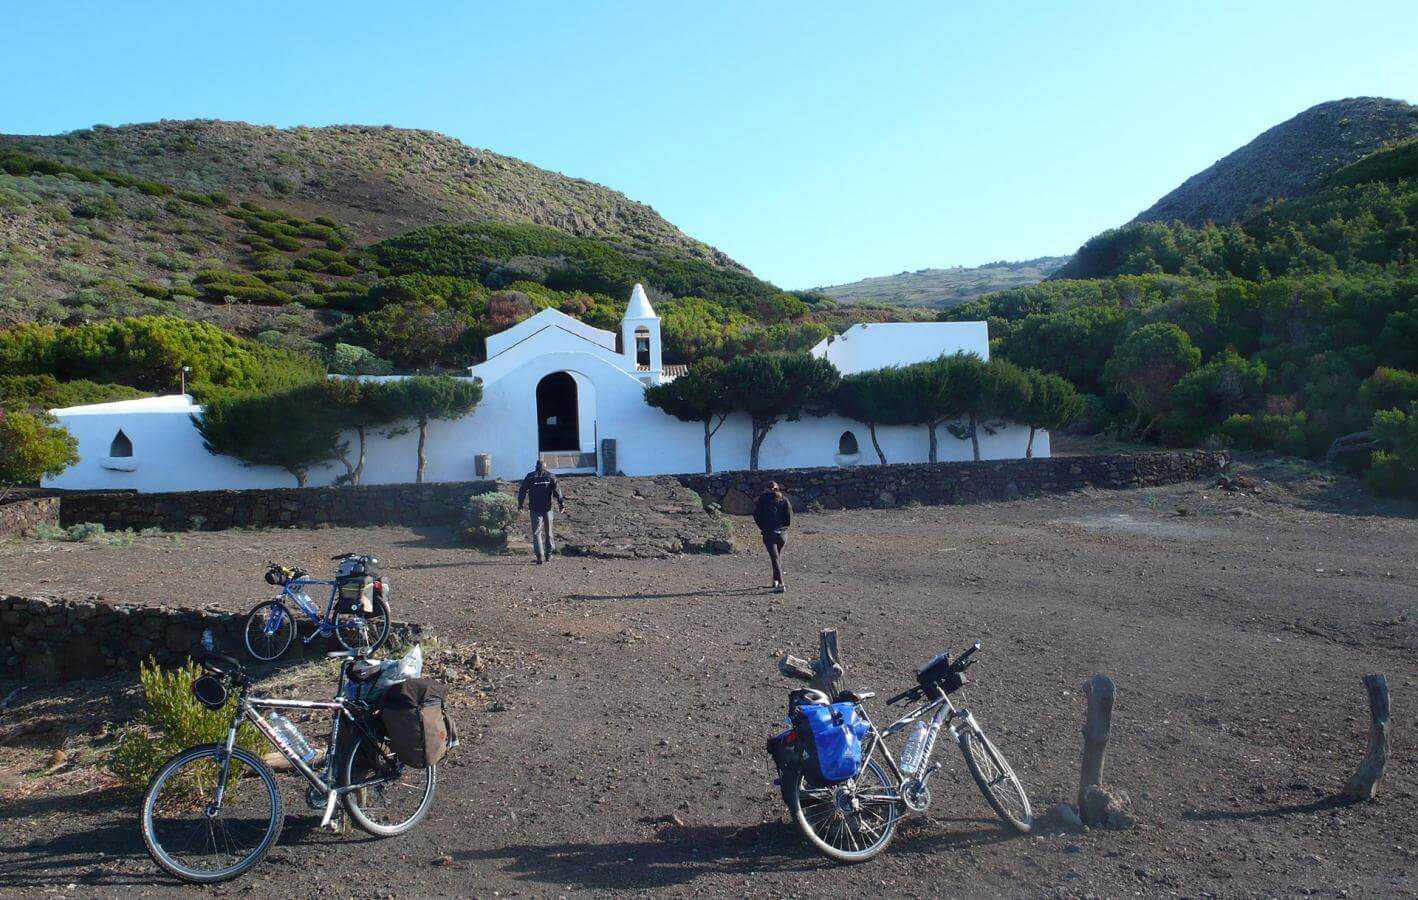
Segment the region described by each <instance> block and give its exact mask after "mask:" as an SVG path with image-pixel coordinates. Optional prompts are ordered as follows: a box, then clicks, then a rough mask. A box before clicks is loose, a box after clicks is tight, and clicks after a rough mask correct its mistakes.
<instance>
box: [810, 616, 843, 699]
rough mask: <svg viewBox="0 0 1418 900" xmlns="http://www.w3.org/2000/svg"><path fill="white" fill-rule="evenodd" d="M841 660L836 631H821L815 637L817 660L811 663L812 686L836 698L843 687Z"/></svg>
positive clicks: (833, 629) (827, 629) (828, 629)
mask: <svg viewBox="0 0 1418 900" xmlns="http://www.w3.org/2000/svg"><path fill="white" fill-rule="evenodd" d="M841 660H842V656H841V652H840V650H839V649H838V647H837V629H835V628H824V629H822V631H821V632H819V633H818V635H817V659H816V660H814V661H813V663H812V673H813V674H812V682H811V683H812V686H813V687H815V688H817V689H818V690H819V691H822V692H823V693H824V694H826V695H827V696H829V697H836V696H837V692H838V691H840V690H842V688H843V687H844V685H843V682H842V662H841Z"/></svg>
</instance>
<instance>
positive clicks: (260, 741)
mask: <svg viewBox="0 0 1418 900" xmlns="http://www.w3.org/2000/svg"><path fill="white" fill-rule="evenodd" d="M201 674H202V670H201V669H200V668H199V667H198V666H197V665H196V664H195V663H191V662H189V663H187V664H186V665H184V666H181V667H179V668H176V669H172V670H169V671H164V670H163V669H162V668H161V667H160V666H158V664H157V663H156V662H154V661H153V660H151V659H149V660H148V662H147V663H145V664H144V665H142V666H141V667H140V668H139V671H138V679H139V681H141V682H142V684H143V698H144V700H145V701H146V703H147V706H146V708H145V709H143V711H142V712H140V713H139V714H138V718H137V724H136V725H135V726H134V727H132V728H130V729H129V730H128V731H126V732H125V733H124V734H123V736H122V738H121V739H120V740H119V742H118V746H117V747H115V748H114V751H113V755H112V756H111V757H110V758H109V763H108V766H109V769H111V770H112V771H113V774H115V775H117V776H118V777H119V778H120V779H122V781H123V782H124V783H125V784H126V785H128V786H129V787H130V788H133V789H135V790H140V789H142V788H143V787H145V786H146V785H147V783H148V781H149V780H150V779H151V778H152V777H153V773H154V772H156V771H157V770H158V767H159V766H161V765H162V764H163V763H165V762H167V760H168V759H169V758H171V757H172V756H173V755H174V754H176V753H178V752H179V751H181V750H185V749H187V748H188V747H191V746H193V745H196V744H213V743H221V742H223V741H225V740H226V734H227V729H228V728H230V727H231V718H232V713H233V711H234V707H235V705H236V694H235V693H233V694H232V695H231V697H230V698H229V699H228V700H227V704H226V706H224V707H222V708H221V709H207V708H206V707H205V706H203V705H202V704H200V703H198V702H197V698H196V697H194V696H192V682H194V681H196V680H197V679H198V678H199V677H200V676H201ZM236 742H237V744H238V745H239V746H241V747H243V748H245V749H247V750H250V751H251V752H252V753H255V754H257V755H258V756H259V755H260V754H261V753H262V752H263V751H264V750H265V738H263V737H262V736H261V733H260V732H258V731H257V730H256V729H255V727H253V726H252V725H250V724H248V723H242V725H241V727H240V728H239V729H238V730H237V733H236Z"/></svg>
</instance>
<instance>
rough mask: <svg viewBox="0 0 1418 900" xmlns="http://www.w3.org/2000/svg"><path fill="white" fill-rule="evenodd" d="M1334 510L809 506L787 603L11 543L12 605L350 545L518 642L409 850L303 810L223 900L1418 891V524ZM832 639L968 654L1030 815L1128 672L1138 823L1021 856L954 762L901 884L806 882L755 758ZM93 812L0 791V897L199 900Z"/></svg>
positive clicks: (244, 567)
mask: <svg viewBox="0 0 1418 900" xmlns="http://www.w3.org/2000/svg"><path fill="white" fill-rule="evenodd" d="M1321 506H1322V504H1319V503H1317V502H1315V501H1314V498H1313V497H1309V496H1307V495H1302V494H1300V493H1297V492H1296V491H1292V490H1291V489H1289V488H1286V487H1283V486H1281V485H1277V484H1268V483H1267V484H1265V485H1263V486H1262V491H1261V493H1259V494H1254V493H1247V492H1238V493H1229V492H1224V491H1220V490H1217V489H1216V488H1215V487H1212V486H1201V485H1178V486H1172V487H1167V488H1158V489H1151V490H1145V491H1136V492H1127V493H1097V494H1087V493H1085V494H1077V495H1070V496H1065V497H1052V498H1041V499H1037V500H1030V501H1026V502H1019V503H1012V504H994V505H983V506H968V507H944V508H919V509H905V510H890V511H870V510H861V511H851V512H834V513H820V514H814V515H807V514H804V515H801V516H799V517H796V518H795V527H794V528H793V529H792V533H791V535H790V539H789V544H788V550H787V553H786V555H785V561H786V563H787V565H788V574H789V593H787V594H786V595H783V596H775V595H772V594H769V593H767V592H766V590H765V586H766V584H767V581H768V578H767V562H766V560H765V559H764V557H763V554H762V553H761V552H758V551H757V546H756V540H755V539H754V538H753V536H752V535H750V534H740V535H739V541H738V543H739V546H740V547H747V548H752V549H750V551H749V552H740V553H736V554H733V555H727V556H707V555H704V556H701V555H695V556H680V557H673V558H670V559H664V560H620V559H614V560H590V559H575V558H569V557H562V558H557V559H555V560H554V561H553V562H552V563H551V564H549V565H547V566H543V567H536V566H534V565H532V564H531V563H530V562H529V561H528V560H527V558H526V557H522V556H502V557H499V556H488V555H481V554H477V553H472V552H469V551H467V550H464V549H462V548H460V547H458V546H457V545H456V543H455V542H454V540H453V538H452V535H451V534H450V533H445V532H436V531H435V532H415V531H411V530H407V529H394V528H385V529H361V530H353V529H330V530H321V531H261V532H227V533H218V534H195V535H184V536H182V539H181V544H180V545H173V544H172V543H171V542H169V541H164V540H162V539H140V540H139V541H137V542H136V543H135V544H133V545H132V546H129V547H96V546H88V545H67V544H40V543H33V542H31V543H23V544H20V543H9V544H0V589H3V590H6V591H12V592H18V593H26V592H32V593H45V594H67V595H71V596H74V595H84V594H93V593H102V594H105V595H107V596H109V597H111V598H113V599H122V600H142V601H152V602H163V601H170V602H184V603H192V602H199V603H200V602H205V601H206V600H208V599H209V598H210V594H211V592H216V593H217V594H230V595H231V596H229V597H226V598H224V599H223V598H218V599H222V602H223V603H224V604H226V605H230V606H233V607H240V606H244V605H246V604H248V603H250V602H252V601H253V600H254V599H255V598H257V597H258V596H262V595H263V594H264V591H262V590H261V588H263V587H264V585H262V584H261V583H260V575H261V571H262V563H263V562H264V561H265V560H266V559H267V558H280V559H287V560H291V561H296V562H303V563H307V564H309V563H316V564H322V563H321V560H322V555H329V554H331V553H335V552H339V551H343V550H347V549H362V550H370V551H372V552H375V553H376V554H378V555H379V556H381V558H384V559H385V560H386V561H387V562H388V565H389V574H390V579H391V581H392V583H393V585H394V588H395V591H396V593H395V594H394V603H395V608H396V613H397V614H398V615H399V616H400V617H404V618H408V619H410V620H413V621H422V622H427V623H430V624H432V625H434V626H437V627H438V628H439V630H440V631H441V632H442V633H444V634H445V635H450V636H451V638H453V639H468V640H475V641H479V642H483V643H485V644H488V645H491V646H500V647H509V648H515V649H516V653H515V655H513V656H511V657H509V658H515V660H516V664H515V665H513V664H510V663H505V662H504V663H498V664H496V665H495V666H494V668H493V670H492V671H491V672H490V677H491V679H492V681H493V682H494V683H496V685H497V687H496V690H495V691H494V692H493V694H492V697H494V698H495V700H496V702H495V704H488V705H486V706H485V707H484V708H483V710H482V711H480V712H478V713H477V714H476V716H475V717H474V719H475V721H473V722H469V723H467V726H466V727H465V730H466V731H468V732H469V734H470V735H471V740H469V741H467V742H466V743H465V746H464V747H463V749H462V750H460V751H459V752H458V753H457V755H456V756H455V757H454V760H453V762H452V763H451V764H450V765H449V766H448V768H447V769H446V771H445V773H444V775H445V777H444V780H443V781H442V783H441V784H440V792H439V798H438V802H437V805H436V806H435V809H434V812H433V814H432V815H431V816H430V818H429V819H428V821H427V822H426V823H424V824H423V825H422V826H420V828H419V829H418V830H416V831H415V832H414V833H413V834H411V835H409V836H407V837H404V838H401V839H396V840H394V841H391V842H382V843H381V842H374V841H369V840H365V839H364V838H363V837H362V836H359V835H346V836H343V837H339V836H330V835H323V834H317V833H315V832H313V831H311V826H312V825H313V823H314V820H313V819H310V818H309V817H307V816H305V814H304V813H303V811H301V810H294V811H293V812H292V817H291V819H290V821H289V822H288V825H287V830H286V833H285V836H284V837H283V839H282V845H281V846H280V847H279V848H278V849H277V851H276V852H275V853H274V854H273V856H272V858H271V861H270V862H268V863H267V864H266V865H265V866H263V867H262V868H261V869H259V870H258V871H257V873H256V874H254V875H253V876H250V877H248V878H247V879H245V880H243V881H239V882H236V883H235V884H233V885H230V886H228V887H226V888H223V889H219V891H221V892H232V893H246V892H256V893H257V894H262V895H265V894H271V895H277V894H283V895H288V896H290V895H306V894H310V893H314V892H316V891H320V892H323V893H331V894H334V895H340V896H380V895H384V896H389V895H397V896H428V895H481V896H492V895H494V893H500V894H502V895H509V894H529V895H538V896H542V895H559V894H566V893H579V892H607V893H610V892H630V891H649V892H655V893H668V894H676V895H687V894H691V893H693V894H697V895H704V894H709V895H715V896H717V895H729V894H734V895H739V894H752V895H762V896H769V895H771V896H786V895H799V896H801V895H811V896H834V897H836V896H843V895H861V894H866V893H880V894H892V895H896V894H901V895H920V896H927V895H929V896H935V895H941V894H949V895H978V896H986V895H1014V896H1039V895H1048V896H1070V897H1071V896H1086V895H1090V894H1091V895H1095V896H1120V895H1131V894H1133V893H1135V892H1140V893H1143V894H1149V895H1150V894H1172V893H1176V894H1186V895H1190V896H1197V895H1221V896H1241V895H1262V896H1271V895H1291V894H1299V893H1306V892H1311V891H1313V892H1317V893H1319V894H1322V895H1329V896H1334V895H1341V896H1342V895H1345V893H1346V892H1347V895H1348V896H1414V895H1418V884H1415V882H1414V880H1413V879H1412V877H1411V876H1412V873H1413V871H1414V857H1415V855H1418V826H1415V825H1414V821H1415V814H1418V797H1416V796H1415V791H1418V775H1415V773H1414V770H1413V768H1412V766H1411V764H1410V763H1409V762H1408V759H1407V754H1406V753H1405V751H1404V750H1403V747H1404V746H1406V741H1407V740H1409V738H1408V735H1412V734H1415V733H1418V720H1415V716H1414V714H1413V712H1412V708H1413V707H1412V706H1411V704H1410V703H1409V702H1408V700H1407V699H1406V698H1407V697H1408V696H1409V695H1410V694H1411V693H1413V690H1414V688H1415V686H1418V657H1415V655H1414V652H1413V651H1414V648H1415V644H1418V627H1415V624H1414V622H1415V620H1416V619H1418V558H1415V556H1414V553H1413V550H1414V547H1418V519H1414V518H1403V517H1395V516H1387V517H1378V516H1372V515H1367V514H1364V510H1362V509H1358V510H1357V511H1356V510H1355V509H1349V510H1348V511H1325V510H1323V509H1321V508H1320V507H1321ZM1181 510H1184V511H1185V514H1184V515H1183V514H1179V511H1181ZM743 526H744V523H743V522H737V523H736V525H735V527H736V528H739V529H742V528H743ZM825 626H831V627H835V628H837V629H838V630H839V633H840V635H841V642H842V646H843V652H844V661H845V663H846V666H847V673H848V680H849V682H850V683H851V684H853V685H854V686H859V687H862V688H865V689H872V690H878V691H881V692H882V695H883V696H885V693H886V692H887V691H892V690H893V689H896V690H899V689H900V688H901V687H904V686H906V685H907V684H908V683H909V680H910V676H911V673H912V672H913V670H914V667H915V666H916V665H918V664H919V663H921V662H923V661H924V660H926V659H928V658H929V657H930V656H932V655H933V654H934V653H936V652H938V651H940V650H942V649H956V648H959V647H961V646H963V645H965V644H967V643H968V642H969V641H971V640H974V639H977V638H978V639H979V640H981V641H982V642H983V644H984V650H983V651H982V654H981V656H982V661H981V662H980V664H979V665H978V666H976V667H975V668H974V669H972V671H971V676H972V683H971V685H970V686H969V687H967V689H966V695H967V697H968V699H969V701H970V706H971V708H972V709H974V710H975V711H976V713H977V715H978V716H979V718H980V719H981V721H982V723H983V724H984V725H985V727H986V729H987V730H988V732H989V733H990V734H991V736H992V737H994V738H995V739H996V741H997V743H999V744H1000V746H1001V748H1002V749H1003V750H1004V751H1005V752H1006V753H1007V754H1008V755H1009V756H1010V758H1011V760H1012V761H1013V763H1014V764H1015V768H1016V769H1017V770H1019V772H1020V774H1021V776H1022V777H1023V780H1024V782H1025V784H1026V786H1027V788H1028V789H1029V791H1030V794H1031V797H1032V798H1033V800H1034V803H1035V806H1036V808H1037V809H1040V810H1042V809H1045V808H1047V807H1049V806H1051V805H1052V804H1054V803H1056V802H1058V801H1060V800H1064V799H1068V798H1069V797H1070V795H1071V793H1072V791H1073V790H1074V785H1075V780H1076V777H1077V773H1076V768H1077V763H1078V749H1079V746H1080V737H1079V731H1078V729H1079V725H1080V724H1081V719H1082V701H1081V698H1080V696H1079V686H1080V685H1081V684H1082V682H1083V681H1084V680H1085V679H1086V678H1087V677H1088V676H1090V675H1092V674H1093V673H1094V672H1097V671H1104V672H1107V673H1109V674H1110V675H1112V676H1113V677H1114V678H1115V679H1116V681H1117V684H1118V701H1117V707H1116V712H1115V724H1114V729H1113V742H1112V744H1111V745H1110V757H1109V769H1108V772H1109V777H1108V781H1109V782H1110V783H1112V784H1113V785H1115V786H1117V787H1120V788H1123V789H1125V790H1127V791H1128V792H1129V793H1130V794H1131V795H1132V797H1133V799H1134V802H1135V803H1136V806H1137V809H1138V812H1139V814H1140V816H1141V818H1142V821H1143V827H1142V828H1140V829H1138V830H1136V831H1132V832H1128V833H1106V832H1096V831H1095V832H1088V833H1081V834H1056V833H1045V834H1037V835H1031V836H1029V837H1024V838H1014V837H1010V836H1009V835H1008V834H1006V832H1004V831H1003V830H1002V829H1001V828H1000V827H999V826H998V825H997V823H996V822H995V821H994V820H993V818H992V814H991V813H990V810H989V808H988V807H987V806H986V805H985V804H984V802H983V801H982V799H981V798H980V797H979V795H978V793H976V792H975V789H974V786H973V784H972V783H971V782H970V781H969V777H968V774H967V773H966V770H965V767H964V764H963V761H961V760H960V759H958V758H957V757H955V756H954V755H953V754H952V753H951V752H950V748H949V747H948V746H943V747H941V753H940V754H938V756H937V758H938V759H940V760H941V761H942V762H944V763H945V769H944V770H943V771H942V773H941V774H940V775H939V776H937V778H936V780H935V781H934V783H933V785H932V788H933V794H934V797H935V801H934V805H933V807H932V808H931V810H930V811H929V812H928V813H927V814H925V815H924V816H920V817H915V818H913V819H911V820H908V823H907V825H906V826H905V827H903V830H902V832H901V834H900V835H899V837H898V838H897V841H896V842H895V843H894V844H893V846H892V847H891V848H890V850H889V851H888V852H887V853H886V855H885V856H883V857H882V858H880V859H878V860H876V861H874V862H872V863H869V864H866V865H863V866H857V867H851V868H841V867H836V866H832V865H830V864H828V863H826V862H825V861H824V860H822V859H820V858H819V857H817V856H815V855H813V854H812V853H811V852H809V851H808V849H807V848H806V846H805V845H804V843H803V842H802V840H801V839H800V838H799V836H798V835H797V833H796V832H795V831H794V830H793V829H792V827H791V826H789V825H788V824H786V822H785V820H784V817H783V811H782V808H781V803H780V802H778V801H777V796H776V792H775V789H774V788H773V786H772V785H771V784H770V779H771V773H770V772H768V771H767V769H766V764H765V759H764V757H763V753H762V740H763V738H764V736H766V735H767V734H768V733H769V732H770V731H771V730H773V729H774V727H775V724H776V723H777V721H778V720H780V719H781V717H782V709H783V704H784V700H785V698H786V692H787V689H788V685H787V683H786V682H785V681H784V680H783V679H782V678H781V677H779V676H778V675H777V674H776V672H775V670H774V661H775V659H776V657H777V656H778V654H780V653H782V652H783V651H785V650H792V651H794V652H797V653H799V654H800V655H801V654H806V653H809V652H810V651H811V648H812V647H813V646H814V645H815V641H816V633H817V630H818V629H819V628H820V627H825ZM494 658H496V656H495V655H494ZM497 665H503V666H505V671H499V670H498V668H497ZM1369 671H1382V672H1385V673H1387V674H1388V676H1389V683H1390V685H1391V686H1392V689H1393V691H1394V710H1395V715H1394V725H1393V727H1394V733H1395V742H1396V746H1397V747H1398V750H1397V755H1396V756H1395V759H1394V761H1393V763H1392V764H1391V773H1390V777H1389V780H1388V782H1387V783H1386V784H1385V786H1384V793H1383V795H1382V798H1381V800H1380V801H1379V802H1376V803H1373V804H1366V805H1360V806H1352V807H1346V806H1337V805H1334V804H1333V803H1332V802H1330V800H1329V799H1328V798H1329V797H1330V795H1331V794H1332V793H1333V792H1334V791H1335V790H1336V789H1337V788H1338V787H1339V786H1340V785H1341V784H1342V782H1343V779H1344V778H1345V777H1346V776H1347V775H1348V773H1349V772H1350V771H1351V770H1352V768H1353V767H1354V765H1356V764H1357V762H1358V759H1359V756H1360V754H1361V753H1362V749H1363V741H1364V734H1365V729H1366V725H1367V713H1366V711H1365V707H1364V696H1363V691H1362V688H1361V686H1360V684H1359V676H1360V675H1361V674H1363V673H1365V672H1369ZM318 692H319V686H312V688H311V690H310V692H309V693H310V695H311V696H314V695H315V694H317V693H318ZM872 703H873V704H875V705H874V709H876V710H877V711H879V712H881V711H882V707H881V706H880V704H879V702H878V701H872ZM494 709H496V710H498V711H493V710H494ZM86 787H89V788H91V787H92V785H84V784H66V786H65V788H64V789H62V790H58V791H56V792H51V793H47V794H46V793H44V792H36V793H34V794H33V795H32V796H30V797H28V798H26V799H23V800H14V799H4V798H0V890H9V891H13V892H16V893H33V892H38V891H39V890H41V889H44V888H53V887H58V888H61V889H62V888H64V887H65V886H66V885H71V884H72V885H74V886H75V887H74V888H73V889H72V890H71V891H69V892H71V893H97V894H111V893H114V892H115V891H117V890H125V891H126V890H130V889H132V888H134V887H141V888H142V889H143V890H145V891H147V892H148V893H152V894H167V893H177V892H178V890H179V888H178V887H176V886H175V885H172V884H170V883H169V882H167V881H165V880H164V879H163V878H160V877H159V876H158V873H157V872H156V871H155V869H154V868H153V867H152V865H151V863H150V862H149V861H148V860H147V857H146V855H145V854H144V852H143V850H142V846H141V842H140V841H139V839H138V835H137V831H136V824H135V821H134V814H133V802H132V800H131V799H130V798H127V797H124V796H122V795H118V794H115V793H113V792H110V791H103V790H89V791H88V792H87V793H81V792H82V791H83V790H84V789H85V788H86ZM290 798H291V800H292V801H294V800H295V798H296V791H295V788H294V787H292V788H291V790H290ZM672 817H674V819H677V820H678V822H679V823H682V824H676V822H675V821H672ZM100 854H102V855H100ZM336 854H338V856H337V855H336Z"/></svg>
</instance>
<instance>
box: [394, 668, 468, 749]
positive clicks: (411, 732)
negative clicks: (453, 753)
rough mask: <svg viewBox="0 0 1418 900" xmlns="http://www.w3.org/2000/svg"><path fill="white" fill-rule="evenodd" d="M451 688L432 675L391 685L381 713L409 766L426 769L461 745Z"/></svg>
mask: <svg viewBox="0 0 1418 900" xmlns="http://www.w3.org/2000/svg"><path fill="white" fill-rule="evenodd" d="M447 696H448V688H446V687H444V686H443V685H442V684H441V683H439V682H437V681H434V680H433V679H431V678H410V679H408V680H407V681H401V682H399V683H398V684H396V685H394V686H392V687H390V688H389V690H388V692H386V693H385V695H384V699H383V702H382V703H381V704H380V712H379V717H380V718H381V719H383V720H384V733H385V734H387V735H388V736H389V744H390V745H391V746H392V747H393V748H394V754H395V755H396V756H398V757H399V760H400V761H401V762H403V764H404V765H406V766H413V767H414V768H416V769H426V768H428V767H429V766H434V765H437V764H438V761H439V760H441V759H443V757H444V755H445V754H447V752H448V750H449V748H451V747H456V746H457V745H458V732H457V729H455V728H454V727H453V720H452V719H450V718H449V717H448V711H447V710H446V709H445V708H444V700H445V699H446V698H447Z"/></svg>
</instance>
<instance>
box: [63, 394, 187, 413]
mask: <svg viewBox="0 0 1418 900" xmlns="http://www.w3.org/2000/svg"><path fill="white" fill-rule="evenodd" d="M197 408H198V407H197V405H196V404H195V403H193V402H192V398H191V397H189V396H188V395H186V394H163V395H161V396H158V397H139V398H137V399H136V400H115V401H113V402H110V403H89V404H86V405H84V406H69V407H65V408H64V409H52V410H50V412H52V413H54V414H55V415H63V416H102V415H108V414H111V413H193V412H196V411H197Z"/></svg>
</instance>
